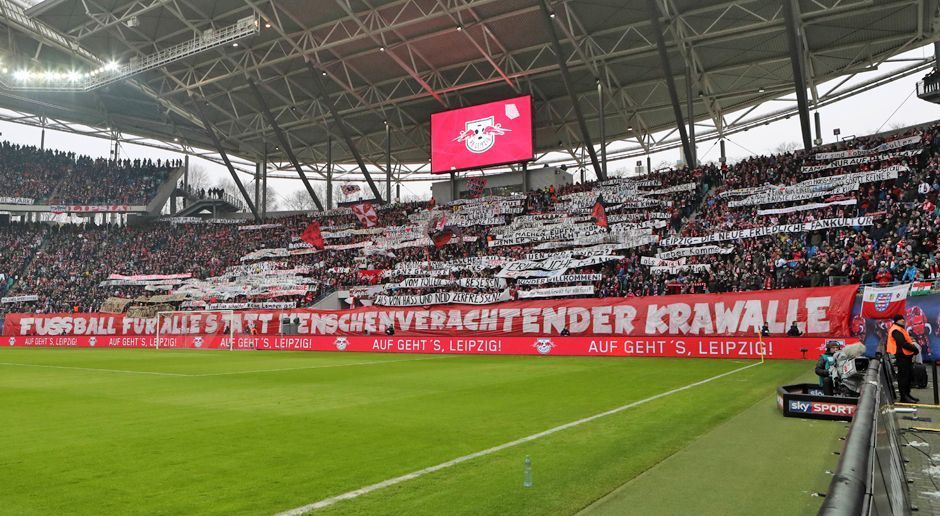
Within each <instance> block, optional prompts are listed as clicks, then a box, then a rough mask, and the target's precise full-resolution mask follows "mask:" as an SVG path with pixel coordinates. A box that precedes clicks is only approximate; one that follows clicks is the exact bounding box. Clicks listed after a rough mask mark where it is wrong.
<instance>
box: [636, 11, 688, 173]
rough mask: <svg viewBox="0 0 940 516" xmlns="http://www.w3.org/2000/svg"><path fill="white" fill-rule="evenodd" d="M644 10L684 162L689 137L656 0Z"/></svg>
mask: <svg viewBox="0 0 940 516" xmlns="http://www.w3.org/2000/svg"><path fill="white" fill-rule="evenodd" d="M646 8H647V10H649V17H650V22H652V24H653V35H654V36H655V37H656V50H657V51H659V64H660V66H662V68H663V75H664V76H665V78H666V88H667V89H668V90H669V100H670V102H671V103H672V113H673V115H674V116H675V117H676V127H677V128H678V129H679V138H680V139H681V140H682V150H683V151H684V152H685V156H686V160H688V159H689V156H692V145H691V143H690V142H689V135H688V133H687V132H686V130H685V124H684V123H683V121H682V108H681V107H680V106H679V93H678V92H677V91H676V81H675V79H673V77H672V65H671V64H670V63H669V54H668V53H667V52H666V40H665V38H663V26H662V24H661V23H659V15H660V11H659V6H657V5H656V0H646Z"/></svg>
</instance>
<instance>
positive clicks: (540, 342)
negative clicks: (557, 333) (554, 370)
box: [532, 337, 555, 355]
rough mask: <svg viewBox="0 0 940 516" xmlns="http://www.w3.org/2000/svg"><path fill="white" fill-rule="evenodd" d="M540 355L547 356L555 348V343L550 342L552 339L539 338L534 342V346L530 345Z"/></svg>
mask: <svg viewBox="0 0 940 516" xmlns="http://www.w3.org/2000/svg"><path fill="white" fill-rule="evenodd" d="M532 347H534V348H535V350H536V351H538V352H539V354H540V355H547V354H549V353H551V352H552V348H554V347H555V343H554V342H552V339H549V338H544V337H543V338H541V339H537V340H536V341H535V344H533V345H532Z"/></svg>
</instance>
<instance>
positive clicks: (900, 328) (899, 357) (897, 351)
mask: <svg viewBox="0 0 940 516" xmlns="http://www.w3.org/2000/svg"><path fill="white" fill-rule="evenodd" d="M904 326H905V324H904V316H903V315H895V316H894V324H892V325H891V327H890V328H888V339H887V341H886V342H885V350H886V351H887V352H888V353H890V354H892V355H894V361H895V364H897V366H898V394H899V395H900V396H899V398H900V401H901V403H917V402H918V401H920V400H918V399H917V398H915V397H914V396H912V395H911V377H912V376H913V375H914V354H915V353H917V347H916V346H914V342H913V340H912V339H911V334H910V333H908V332H907V329H906V328H905V327H904Z"/></svg>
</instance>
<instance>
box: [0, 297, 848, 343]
mask: <svg viewBox="0 0 940 516" xmlns="http://www.w3.org/2000/svg"><path fill="white" fill-rule="evenodd" d="M857 288H858V287H857V285H850V286H840V287H821V288H803V289H785V290H762V291H752V292H737V293H728V294H693V295H681V296H658V297H634V298H599V299H583V298H578V299H551V300H538V301H514V302H508V303H499V304H493V305H483V306H469V305H440V306H429V307H407V308H392V307H378V306H369V307H361V308H355V309H351V310H308V309H295V310H286V311H273V310H259V311H245V312H237V313H234V314H232V315H231V316H229V315H227V314H226V315H223V314H220V313H216V314H211V313H210V314H206V313H194V314H187V313H177V314H173V315H172V316H166V317H164V318H162V319H161V320H160V334H161V335H198V334H226V333H228V331H229V328H231V331H233V332H235V333H239V334H242V333H244V334H252V333H255V334H260V335H277V334H278V333H281V332H280V321H282V320H283V319H284V318H285V317H287V318H290V319H291V320H293V319H295V318H296V319H298V320H299V322H300V325H299V328H298V329H297V333H299V334H301V335H347V336H356V335H370V334H372V335H374V334H380V333H384V330H385V328H387V327H389V326H394V328H395V331H396V333H397V334H401V335H416V336H431V337H433V336H451V337H460V336H464V335H468V334H472V335H475V336H480V337H496V336H499V337H506V336H545V335H559V334H560V333H561V331H562V330H563V329H565V328H567V329H568V331H569V333H570V334H571V335H573V336H577V335H579V336H603V335H619V336H622V335H631V336H663V335H670V336H701V337H707V336H728V337H752V336H754V335H756V333H757V332H758V330H759V329H760V327H761V326H762V325H763V324H764V323H765V322H766V323H767V325H768V327H769V329H770V333H771V334H772V335H784V334H785V333H786V331H787V329H788V328H789V326H790V323H791V322H796V323H797V327H798V328H799V329H800V331H801V332H803V334H804V335H806V336H813V337H827V336H845V335H850V334H851V332H850V331H849V319H850V314H851V310H852V302H853V300H854V297H855V293H856V291H857ZM156 330H157V321H156V319H140V318H133V317H127V316H125V315H122V314H100V313H93V314H70V313H67V314H10V315H8V316H7V318H6V322H5V324H4V326H3V332H4V335H36V336H54V335H102V336H116V335H125V336H130V335H154V334H156V333H157V331H156Z"/></svg>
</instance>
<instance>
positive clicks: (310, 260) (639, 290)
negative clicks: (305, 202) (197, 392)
mask: <svg viewBox="0 0 940 516" xmlns="http://www.w3.org/2000/svg"><path fill="white" fill-rule="evenodd" d="M938 134H940V126H937V125H934V126H929V127H926V128H916V129H909V130H902V131H900V132H896V133H892V134H887V135H881V136H878V137H873V138H861V139H857V140H855V141H852V142H849V143H845V144H840V145H838V146H834V147H829V148H825V149H822V150H817V151H815V153H814V154H806V153H803V152H796V153H788V154H783V155H776V156H758V157H752V158H750V159H747V160H744V161H742V162H739V163H737V164H734V165H730V166H717V165H705V166H702V167H699V168H695V169H689V168H682V169H678V170H662V171H657V172H653V173H651V174H648V175H646V176H643V177H633V178H624V179H620V180H617V179H615V180H611V181H607V182H605V183H603V184H598V183H594V182H587V183H583V184H576V185H572V186H571V187H568V188H565V189H561V190H560V191H557V192H556V191H554V189H553V188H552V189H550V190H544V191H543V190H538V191H533V192H529V193H528V194H527V195H526V196H525V197H524V198H523V197H515V198H512V197H508V198H497V199H492V198H491V199H488V200H487V199H483V200H476V201H470V202H467V201H458V202H456V203H453V204H452V205H447V206H443V207H434V206H433V204H428V203H410V204H400V205H394V206H390V207H377V212H378V213H377V215H378V226H377V227H376V228H372V229H363V228H362V226H361V225H359V224H358V219H357V217H356V216H355V215H354V214H353V212H352V210H350V209H349V208H348V207H347V208H339V209H334V210H331V211H329V212H327V213H325V214H321V215H317V216H316V219H317V220H318V221H319V222H320V224H321V228H322V231H323V235H324V238H326V241H327V250H326V251H325V252H322V253H316V254H312V253H313V251H312V250H309V249H307V248H308V247H309V246H308V245H307V244H305V243H303V242H300V241H299V239H298V237H299V235H300V234H301V233H302V232H303V230H304V229H305V228H306V227H307V226H308V225H309V223H310V222H311V220H313V219H312V218H311V217H310V216H307V215H293V216H288V217H277V218H270V219H268V220H265V221H264V223H263V224H260V225H259V224H255V223H248V222H245V221H238V220H234V221H233V220H201V219H192V218H177V219H174V218H169V219H166V220H161V221H156V222H153V223H150V224H147V225H142V226H137V227H120V226H76V225H65V226H60V227H48V226H41V225H28V226H17V227H16V230H15V231H11V230H9V229H7V230H4V231H0V241H2V242H4V243H6V244H7V245H4V246H3V250H2V251H0V253H3V254H2V257H3V258H4V260H3V263H4V264H5V270H3V271H0V274H4V276H5V278H7V280H6V284H5V286H3V287H0V288H2V289H3V291H5V295H10V296H22V295H35V296H37V297H38V300H37V301H34V302H32V301H31V302H25V303H23V302H20V303H12V302H8V303H5V304H4V305H3V306H2V312H3V313H11V312H20V311H35V312H44V313H50V312H68V311H96V310H98V309H100V308H101V307H102V305H104V304H105V303H106V302H109V300H110V302H112V303H113V302H114V300H115V299H118V300H121V299H123V300H125V302H118V306H119V307H126V306H128V305H130V304H131V303H132V302H134V301H138V302H139V301H144V302H146V297H147V296H150V295H153V294H173V293H179V292H186V289H182V290H181V286H185V285H186V284H187V283H193V282H195V281H197V280H208V283H209V284H210V285H209V286H208V287H207V285H206V282H203V284H202V285H201V287H200V288H201V289H202V290H200V291H199V292H202V293H203V294H205V295H202V296H193V295H192V294H189V295H186V296H180V297H177V298H175V299H173V298H165V297H163V298H158V299H159V300H160V301H161V302H164V303H168V304H169V306H171V307H172V308H179V307H182V308H205V307H207V306H209V307H211V306H213V305H216V306H217V304H218V303H235V304H239V303H248V302H261V301H269V302H270V301H276V302H279V303H286V304H289V305H290V306H309V305H310V304H311V303H313V302H314V301H315V300H317V299H319V298H320V296H321V295H322V294H324V293H326V292H332V291H334V290H341V291H346V292H349V294H350V297H352V298H353V299H354V302H356V303H372V302H374V301H375V298H376V294H377V293H379V291H380V290H381V287H376V285H377V284H382V283H384V284H386V285H388V284H389V283H390V284H391V285H390V286H389V287H390V288H385V289H384V291H383V292H382V293H384V294H389V295H395V294H396V293H407V294H408V295H422V294H428V293H431V292H442V291H448V290H460V291H464V292H474V293H488V294H497V293H499V292H500V291H501V290H503V289H504V288H506V287H507V286H508V289H509V297H510V298H513V299H515V298H518V297H519V295H520V291H525V290H527V289H528V288H530V287H531V286H558V285H559V284H552V285H539V283H540V282H539V281H538V280H532V279H531V278H525V277H524V276H522V277H511V276H510V277H508V278H507V277H505V276H504V279H506V280H507V281H506V283H503V282H500V281H486V282H477V283H472V284H469V283H466V282H464V283H463V286H461V285H460V282H459V281H456V280H461V279H467V278H481V279H486V280H495V279H497V276H496V274H497V272H499V271H500V267H499V266H500V265H504V264H506V263H507V262H509V261H512V260H523V259H526V258H528V259H533V256H532V255H533V254H540V256H538V257H537V258H538V259H541V258H542V257H544V256H547V255H550V254H552V253H557V250H554V249H551V247H553V246H554V244H553V243H551V242H547V243H546V242H544V241H543V242H542V244H541V245H539V244H538V241H529V242H526V241H519V242H515V241H510V242H511V245H495V244H499V243H500V242H501V241H500V239H501V238H504V237H505V236H506V234H512V235H514V236H518V235H519V230H522V229H525V228H526V227H527V225H528V226H529V227H536V228H544V227H546V226H544V225H541V222H544V221H546V220H551V221H552V223H557V224H559V226H558V227H561V226H563V225H564V224H565V223H569V224H570V223H571V220H570V219H572V218H573V219H575V220H576V222H577V223H579V224H581V225H580V226H577V227H580V228H582V229H583V228H584V227H588V226H589V227H594V226H593V224H592V223H591V222H590V211H591V205H592V204H594V202H595V199H597V198H598V197H601V198H603V199H604V200H605V204H606V206H607V217H608V218H609V219H610V220H611V226H612V229H613V233H614V234H619V235H620V236H621V237H627V238H628V239H629V238H631V237H635V236H637V235H641V236H646V237H647V238H650V240H642V239H638V242H637V244H636V245H635V246H621V247H620V248H619V249H618V250H617V251H615V252H610V253H602V254H615V255H616V256H617V257H619V258H617V259H615V260H611V259H607V260H602V261H600V263H590V264H587V265H585V266H583V267H578V268H576V269H574V270H568V271H567V273H568V274H585V275H589V276H582V277H580V279H576V280H574V281H571V282H569V283H566V284H568V285H571V286H577V285H582V286H585V287H591V288H588V289H586V290H583V291H578V290H575V291H573V292H572V293H570V294H569V295H572V296H584V295H591V296H596V297H617V296H642V295H663V294H676V293H690V292H733V291H742V290H754V289H774V288H791V287H805V286H819V285H829V284H837V283H842V282H845V283H880V284H890V283H894V282H898V281H905V282H908V281H913V280H924V279H928V280H935V279H938V277H940V266H938V263H937V260H936V258H935V254H936V250H937V248H938V244H940V241H938V239H940V235H938V227H940V210H938V208H937V196H938V191H940V173H938V166H940V141H938V138H937V136H938ZM891 142H895V143H891ZM10 149H13V148H12V147H10V146H5V147H4V153H5V154H4V156H5V158H4V159H12V158H10V156H11V155H12V156H21V157H23V159H27V158H28V157H29V156H34V155H35V153H36V150H35V149H32V148H20V149H18V150H10ZM819 152H825V153H829V154H828V155H823V154H819ZM42 156H44V157H45V160H44V163H47V164H46V165H44V166H42V167H34V168H30V169H29V170H32V172H29V173H27V174H26V176H28V177H32V178H33V182H32V183H27V184H26V185H25V186H23V187H22V188H20V187H18V188H17V189H16V190H11V191H10V192H9V193H11V194H14V193H15V194H19V195H35V196H37V197H42V196H47V197H48V196H49V195H50V193H49V192H48V190H43V189H42V186H43V185H45V181H46V180H47V179H48V178H50V177H54V176H56V174H57V173H58V172H59V171H61V167H63V166H66V165H64V164H63V159H64V157H65V156H66V155H63V154H61V153H55V152H51V151H47V152H46V153H42ZM823 158H825V159H823ZM75 163H76V169H77V170H83V171H86V172H87V174H89V175H87V176H85V175H83V174H85V173H86V172H82V173H81V174H78V176H77V177H89V178H90V177H95V176H94V173H92V172H91V171H94V170H97V171H98V172H102V176H101V177H105V178H106V180H105V181H104V183H105V184H106V186H105V188H104V190H103V192H104V193H100V192H99V191H97V190H96V189H95V188H94V187H93V186H94V185H93V184H92V183H90V182H88V181H89V180H86V179H77V180H74V181H65V182H63V184H62V185H61V186H60V187H59V192H58V193H56V196H61V198H63V199H70V200H81V201H83V202H91V201H93V200H96V199H107V200H111V201H120V202H127V201H126V199H128V198H126V197H120V195H121V193H120V192H121V191H126V189H131V190H132V189H133V188H128V187H127V185H128V184H129V183H127V182H132V183H133V182H135V181H136V182H137V183H134V184H136V185H137V186H138V187H140V188H142V189H146V188H147V187H151V188H152V187H153V186H154V185H158V184H159V178H160V177H161V176H160V174H161V171H164V170H166V168H165V165H164V167H162V168H161V166H160V164H157V165H153V164H150V163H146V164H144V163H138V162H134V163H130V162H124V163H122V164H121V165H120V167H111V166H109V165H107V164H104V163H101V162H97V164H96V163H95V162H90V161H88V160H85V159H81V158H80V159H78V160H77V161H76V162H75ZM12 168H15V166H13V167H12ZM122 170H124V171H126V170H132V171H134V172H133V173H132V174H131V175H130V177H127V178H125V177H124V176H123V175H122V173H121V171H122ZM863 173H864V174H868V176H867V177H864V178H860V177H859V176H858V175H859V174H863ZM849 174H854V175H853V176H848V175H849ZM72 175H73V176H74V175H75V173H74V172H73V174H72ZM895 175H896V176H897V179H894V178H893V177H894V176H895ZM885 177H890V178H887V179H886V178H885ZM846 178H849V179H846ZM122 181H126V182H124V183H122ZM807 181H809V182H810V184H809V185H808V186H807V183H805V182H807ZM800 182H804V184H803V185H798V183H800ZM122 184H123V185H125V186H124V187H122V186H120V185H122ZM148 185H149V186H148ZM638 185H639V186H638ZM843 185H844V186H845V187H844V188H842V186H843ZM122 188H124V189H125V190H122ZM637 188H644V189H643V190H639V194H641V195H637V193H636V191H637V190H636V189H637ZM624 191H628V192H632V193H631V194H630V195H627V196H624V195H623V194H622V192H624ZM618 196H619V197H618ZM626 197H633V198H637V197H639V198H642V199H646V201H644V202H646V204H642V203H641V204H637V203H636V202H634V201H631V200H630V199H626ZM484 202H490V204H483V203H484ZM512 203H516V204H518V205H519V206H521V207H522V209H520V210H515V211H516V213H509V212H512V211H514V210H511V209H510V210H506V209H505V207H506V206H507V205H509V204H512ZM479 206H484V208H482V209H483V210H484V212H485V213H486V215H484V219H485V218H494V217H493V214H494V213H497V212H498V211H499V210H500V209H503V212H505V213H504V214H505V216H506V220H505V221H500V223H499V224H494V223H493V221H486V220H480V219H477V218H474V216H473V213H474V212H472V209H473V208H475V207H479ZM429 208H435V209H434V212H435V213H436V212H444V213H445V217H450V219H449V220H450V222H447V221H445V222H444V223H443V224H444V225H445V226H447V228H448V229H449V230H450V231H451V232H452V233H453V235H454V236H453V238H452V239H451V240H450V242H449V243H448V244H447V245H443V246H441V247H440V248H438V247H435V246H434V245H431V241H430V240H428V239H426V237H427V234H428V229H427V228H428V226H429V224H428V222H427V220H428V218H429V217H430V213H432V212H431V210H429ZM638 208H639V209H638ZM518 211H524V214H520V213H518ZM503 212H500V213H503ZM533 215H535V216H536V217H532V216H533ZM865 216H868V217H873V218H874V221H875V222H874V225H873V226H859V225H856V224H854V223H852V221H855V220H856V219H854V218H855V217H865ZM538 217H541V219H538ZM495 218H498V217H495ZM832 219H837V220H839V221H843V222H839V223H836V224H833V225H830V226H825V227H818V228H816V227H814V228H810V229H804V228H808V227H809V226H806V225H807V224H811V223H814V222H817V221H824V220H832ZM537 220H541V221H540V222H539V224H535V223H534V222H535V221H537ZM566 220H567V222H566ZM461 221H463V222H461ZM844 221H849V222H844ZM226 222H227V223H226ZM503 223H505V225H503ZM797 224H801V225H803V226H793V225H797ZM780 225H790V226H788V228H787V230H786V231H781V232H764V233H760V232H759V233H758V234H757V235H752V236H748V235H747V234H746V232H747V231H748V230H751V231H752V232H753V231H755V228H767V227H771V226H780ZM460 226H464V227H460ZM548 227H551V226H548ZM794 228H797V229H794ZM618 232H620V233H618ZM719 232H739V233H733V234H731V235H730V236H728V237H727V238H721V239H718V240H714V241H706V242H699V241H697V240H694V239H695V238H700V237H704V236H706V235H714V234H716V233H719ZM741 232H745V233H741ZM406 233H410V234H411V235H413V236H412V237H408V238H402V234H406ZM415 235H417V236H415ZM418 236H420V237H421V239H417V238H418ZM569 236H570V234H569ZM578 238H580V237H578ZM605 238H608V236H607V235H603V234H601V235H597V240H596V242H598V243H603V242H605V241H609V238H608V240H604V239H605ZM655 240H659V242H658V243H657V242H656V241H655ZM377 242H385V244H386V245H376V243H377ZM592 242H594V241H592ZM703 244H705V245H707V246H710V247H712V248H713V249H712V251H710V254H698V252H690V253H688V254H689V255H687V256H683V254H686V253H685V251H684V249H688V248H699V249H701V248H702V247H703ZM569 247H570V246H569ZM624 247H626V248H625V249H624ZM670 253H671V254H670ZM8 256H9V257H10V258H9V259H7V257H8ZM482 259H492V260H495V262H494V264H495V265H494V266H486V267H458V268H451V269H450V270H444V271H443V272H441V273H437V272H435V273H434V274H431V273H427V274H423V275H424V276H431V277H437V278H440V279H444V280H453V281H448V282H446V283H448V284H447V285H435V284H433V282H420V281H419V282H415V283H414V284H413V285H408V286H406V285H402V284H401V283H395V282H398V281H400V280H401V279H402V278H403V277H405V276H408V275H409V274H407V272H408V268H409V267H412V268H413V267H417V268H438V266H439V264H441V263H442V262H443V263H446V262H455V261H458V260H460V261H463V262H465V263H466V262H471V261H474V260H477V261H479V260H482ZM396 270H399V272H401V274H399V273H397V272H394V271H396ZM251 271H255V272H265V274H268V273H270V271H276V273H270V276H265V277H269V278H277V277H279V276H280V277H282V278H283V277H289V278H290V281H286V282H285V281H278V280H276V279H269V280H264V281H261V282H260V283H257V282H256V283H255V284H253V285H251V287H250V288H248V287H246V286H245V285H242V284H240V283H239V281H240V280H238V279H236V276H237V275H238V274H237V273H245V272H251ZM113 274H121V275H125V276H135V275H154V274H157V275H168V274H191V275H192V277H193V278H195V279H193V280H190V279H186V280H181V279H174V280H172V281H171V280H167V281H166V282H164V283H163V284H160V283H159V282H158V283H152V284H151V283H147V282H146V281H135V280H134V279H126V278H125V279H123V280H119V281H115V280H113V279H111V275H113ZM412 275H415V274H412ZM598 275H599V276H598ZM242 276H246V275H245V274H242ZM9 278H17V279H16V281H15V282H13V283H12V284H11V283H10V281H9ZM598 278H599V279H598ZM291 282H293V286H295V287H298V286H299V287H300V288H299V289H298V288H293V289H291V288H289V287H290V283H291ZM285 284H286V286H285ZM370 287H374V288H370ZM412 287H413V288H412ZM468 287H478V288H468ZM237 288H243V290H242V291H238V290H237ZM207 289H208V290H207ZM588 291H589V292H591V293H590V294H587V293H586V292H588ZM206 292H208V294H206Z"/></svg>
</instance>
